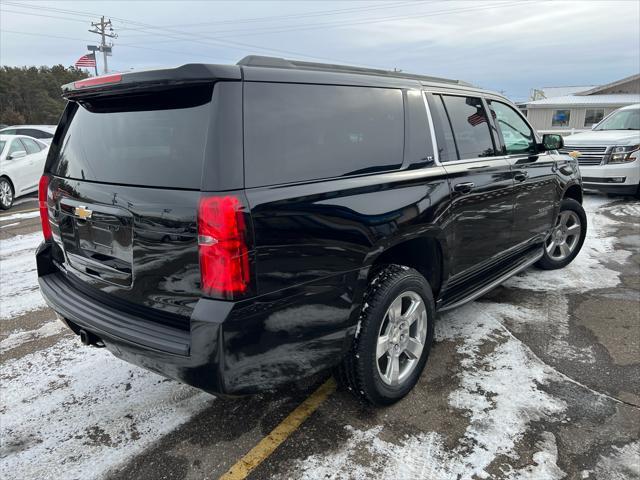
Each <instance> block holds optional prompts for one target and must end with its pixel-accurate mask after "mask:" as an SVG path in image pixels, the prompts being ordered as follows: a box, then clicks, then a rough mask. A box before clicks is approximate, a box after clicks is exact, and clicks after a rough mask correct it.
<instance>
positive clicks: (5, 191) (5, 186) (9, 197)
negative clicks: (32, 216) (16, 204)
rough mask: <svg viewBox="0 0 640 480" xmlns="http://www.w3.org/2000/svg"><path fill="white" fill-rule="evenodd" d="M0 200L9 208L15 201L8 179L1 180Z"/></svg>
mask: <svg viewBox="0 0 640 480" xmlns="http://www.w3.org/2000/svg"><path fill="white" fill-rule="evenodd" d="M0 202H1V203H2V206H3V207H5V208H8V207H9V206H10V205H11V203H12V202H13V192H12V191H11V185H9V182H7V181H6V180H2V181H1V182H0Z"/></svg>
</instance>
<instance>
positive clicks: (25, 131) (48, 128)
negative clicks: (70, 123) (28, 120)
mask: <svg viewBox="0 0 640 480" xmlns="http://www.w3.org/2000/svg"><path fill="white" fill-rule="evenodd" d="M56 128H57V127H56V125H13V126H11V127H4V128H3V129H1V130H0V135H26V136H28V137H33V138H35V139H37V140H39V141H41V142H44V143H46V144H47V145H51V140H53V135H54V134H55V133H56Z"/></svg>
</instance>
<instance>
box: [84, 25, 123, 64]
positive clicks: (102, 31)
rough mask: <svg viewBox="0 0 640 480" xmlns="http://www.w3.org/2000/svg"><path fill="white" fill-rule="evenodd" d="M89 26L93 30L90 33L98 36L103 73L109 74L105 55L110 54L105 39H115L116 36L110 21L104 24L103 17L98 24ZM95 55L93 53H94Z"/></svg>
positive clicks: (109, 48)
mask: <svg viewBox="0 0 640 480" xmlns="http://www.w3.org/2000/svg"><path fill="white" fill-rule="evenodd" d="M91 26H92V27H93V28H94V29H93V30H89V32H91V33H97V34H98V35H100V39H101V40H100V51H101V52H102V58H103V59H104V72H103V73H108V72H109V66H108V64H107V55H109V54H111V45H107V42H106V39H107V37H109V38H117V37H118V35H117V34H116V33H114V31H113V27H112V25H111V19H109V20H107V21H106V22H105V20H104V15H103V16H102V17H101V18H100V21H99V22H91ZM107 27H108V28H109V32H107ZM94 53H95V52H94Z"/></svg>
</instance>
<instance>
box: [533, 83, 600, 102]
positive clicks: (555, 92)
mask: <svg viewBox="0 0 640 480" xmlns="http://www.w3.org/2000/svg"><path fill="white" fill-rule="evenodd" d="M595 87H596V85H570V86H566V87H542V88H537V89H535V90H534V94H536V95H541V97H542V99H544V98H553V97H563V96H565V95H574V94H576V93H578V92H584V91H586V90H591V89H592V88H595Z"/></svg>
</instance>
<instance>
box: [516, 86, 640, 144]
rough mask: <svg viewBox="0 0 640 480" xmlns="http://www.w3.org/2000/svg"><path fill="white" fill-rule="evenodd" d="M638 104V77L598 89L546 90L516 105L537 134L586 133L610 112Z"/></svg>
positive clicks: (582, 87)
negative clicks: (585, 131)
mask: <svg viewBox="0 0 640 480" xmlns="http://www.w3.org/2000/svg"><path fill="white" fill-rule="evenodd" d="M634 103H640V74H636V75H632V76H630V77H626V78H623V79H621V80H618V81H615V82H612V83H608V84H606V85H600V86H595V87H594V86H576V87H547V88H543V89H535V90H533V91H532V94H531V100H529V101H528V102H523V103H521V104H519V106H520V108H521V109H522V111H523V112H525V114H526V116H527V118H528V119H529V122H531V124H532V125H533V127H534V128H535V129H537V130H538V131H539V132H541V133H551V132H553V133H561V134H564V133H566V134H567V135H569V134H571V133H575V132H579V131H584V130H589V129H591V127H592V126H593V125H594V124H596V123H598V122H599V121H600V120H602V119H603V118H604V117H606V116H607V115H608V114H610V113H611V112H613V111H614V110H616V109H618V108H620V107H624V106H625V105H632V104H634Z"/></svg>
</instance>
